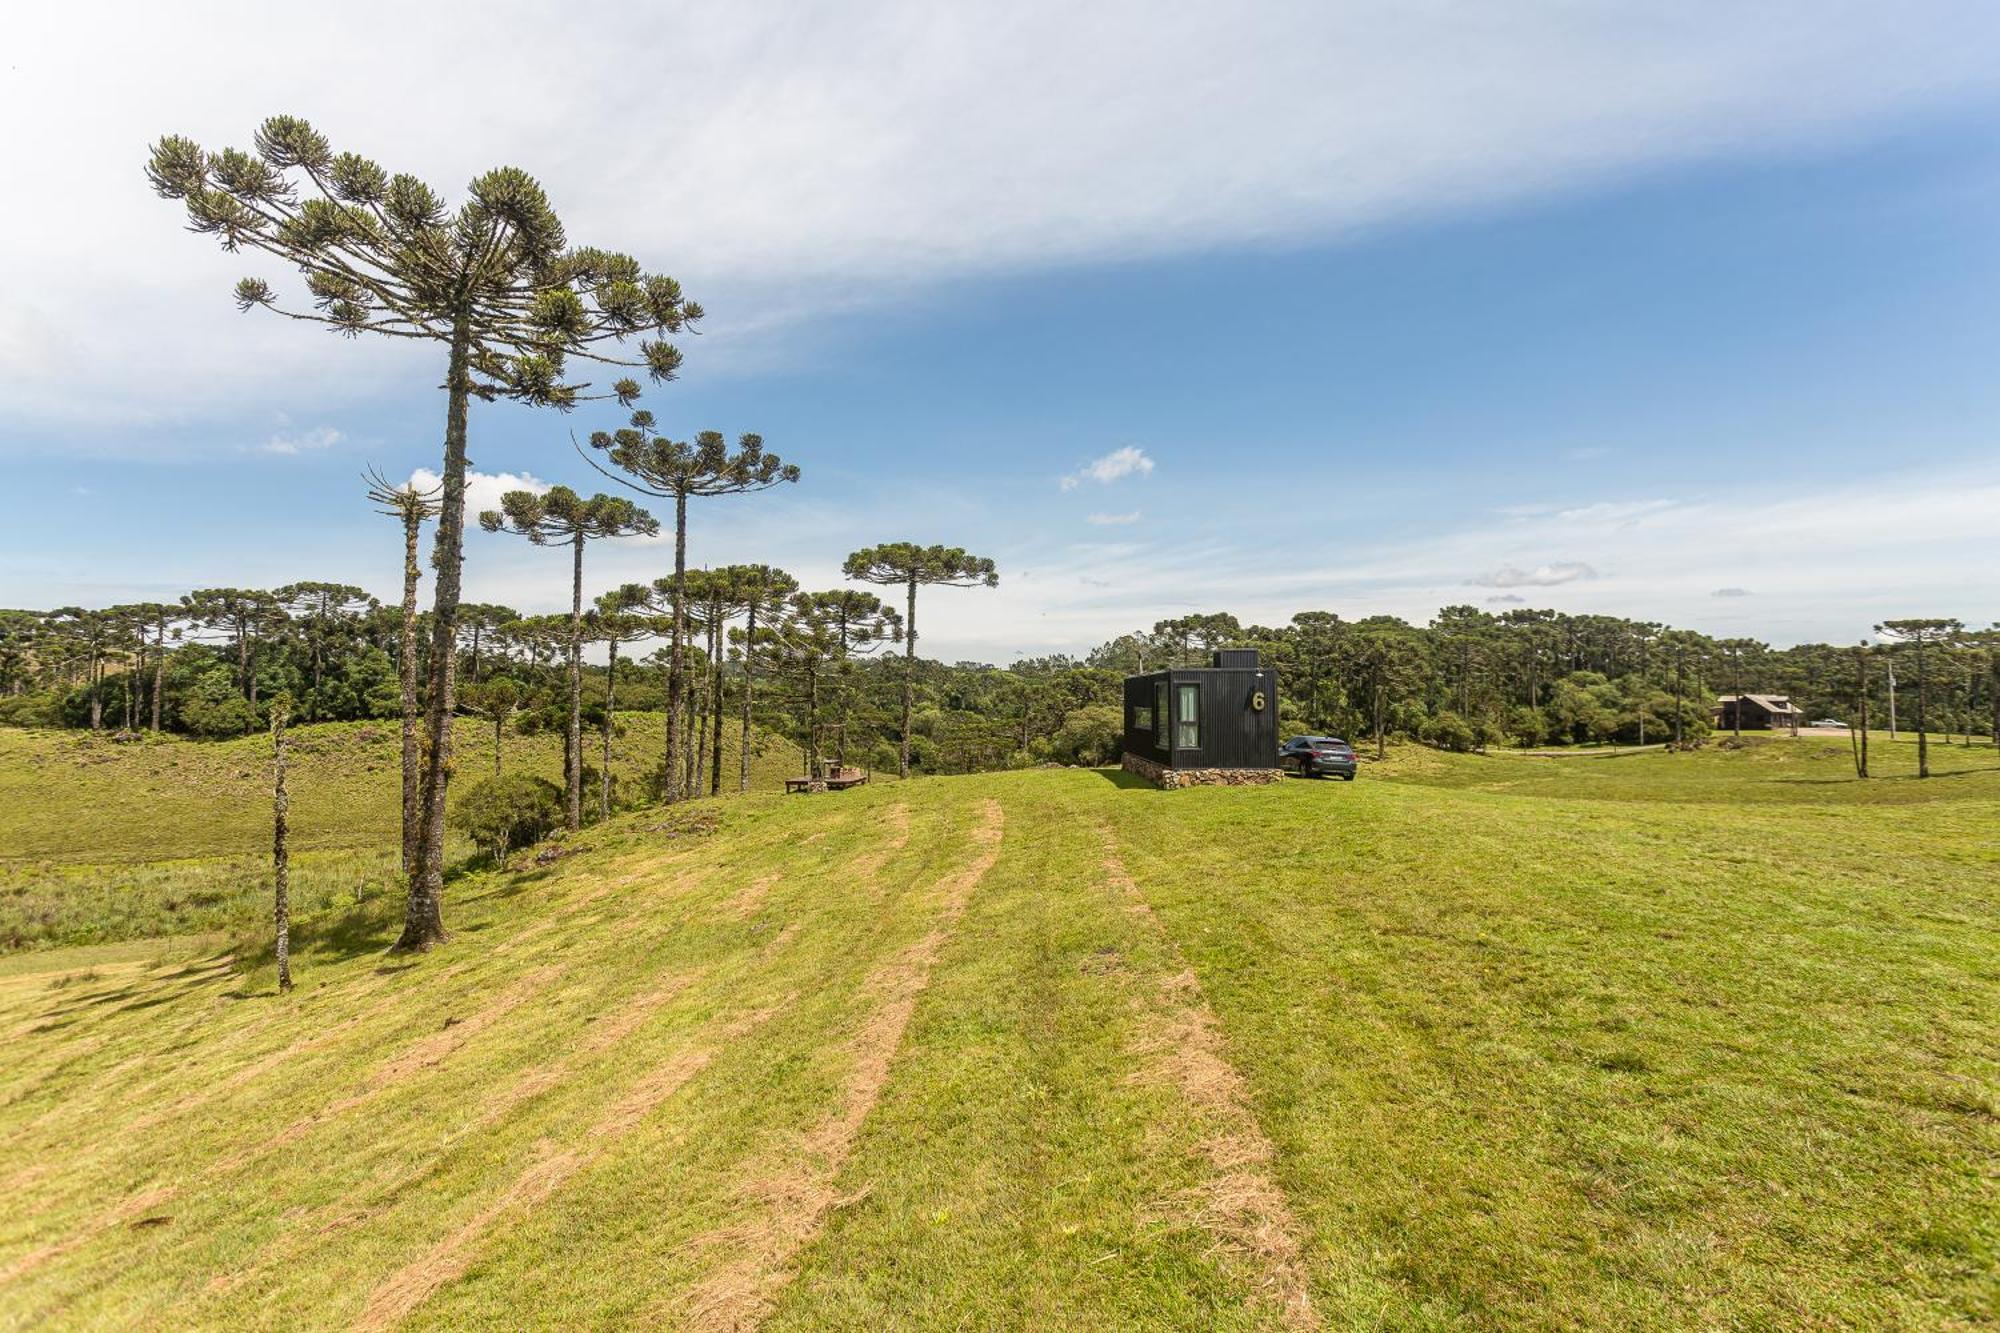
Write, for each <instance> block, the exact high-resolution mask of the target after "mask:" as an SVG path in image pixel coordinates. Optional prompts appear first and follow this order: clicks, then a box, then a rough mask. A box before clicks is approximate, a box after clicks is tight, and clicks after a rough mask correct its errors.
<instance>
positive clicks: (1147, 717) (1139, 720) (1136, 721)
mask: <svg viewBox="0 0 2000 1333" xmlns="http://www.w3.org/2000/svg"><path fill="white" fill-rule="evenodd" d="M1152 729H1153V710H1152V709H1150V708H1140V707H1138V706H1136V705H1135V706H1134V707H1133V709H1132V730H1134V731H1151V730H1152Z"/></svg>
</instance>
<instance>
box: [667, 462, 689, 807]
mask: <svg viewBox="0 0 2000 1333" xmlns="http://www.w3.org/2000/svg"><path fill="white" fill-rule="evenodd" d="M687 513H688V502H687V496H686V495H685V494H676V495H675V496H674V625H673V633H672V635H671V636H670V638H669V641H668V645H667V759H666V774H665V781H666V791H665V796H666V800H667V804H669V805H671V804H673V803H674V802H675V801H678V800H679V799H680V798H681V770H680V754H681V745H682V741H683V737H682V736H681V726H680V704H681V675H682V670H681V660H682V659H681V651H682V650H681V644H682V641H683V640H685V639H686V638H687V553H688V533H687Z"/></svg>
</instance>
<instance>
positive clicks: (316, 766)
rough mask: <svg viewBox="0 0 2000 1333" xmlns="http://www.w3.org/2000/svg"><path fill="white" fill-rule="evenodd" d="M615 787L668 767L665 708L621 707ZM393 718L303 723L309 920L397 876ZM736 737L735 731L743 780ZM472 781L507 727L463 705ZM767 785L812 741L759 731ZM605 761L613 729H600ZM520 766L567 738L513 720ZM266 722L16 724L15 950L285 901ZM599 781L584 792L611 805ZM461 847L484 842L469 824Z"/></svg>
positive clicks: (301, 792) (303, 848) (4, 831)
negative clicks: (108, 728) (605, 741)
mask: <svg viewBox="0 0 2000 1333" xmlns="http://www.w3.org/2000/svg"><path fill="white" fill-rule="evenodd" d="M619 725H620V727H621V728H622V732H621V734H620V735H618V736H617V737H616V738H615V739H614V742H613V750H612V753H613V766H612V773H613V778H614V799H615V800H617V801H620V802H627V803H630V802H636V801H638V800H640V799H641V796H642V793H643V792H644V791H645V784H646V782H647V781H648V780H649V778H650V776H651V774H652V772H653V770H655V769H656V768H657V766H658V763H659V751H660V744H661V729H662V727H661V720H660V718H659V717H658V715H656V714H648V713H621V714H620V715H619ZM399 734H400V733H399V732H398V730H397V724H396V723H394V722H393V721H392V722H367V723H347V722H342V723H325V724H321V725H316V726H301V727H295V728H294V729H293V730H292V735H291V744H290V750H291V772H290V776H289V781H288V785H289V787H290V792H291V826H292V847H293V849H294V850H293V859H292V882H291V892H292V902H293V910H294V911H295V912H296V913H297V914H299V915H301V916H310V915H313V914H316V913H326V912H339V911H343V910H347V909H351V908H353V907H354V906H356V905H357V904H359V903H362V902H364V901H365V900H366V899H368V898H370V897H372V896H377V895H381V894H390V893H394V892H396V891H397V889H398V883H397V881H398V878H399V876H398V873H397V847H398V837H399V834H398V830H399V828H400V822H401V810H400V806H399V804H398V802H399V799H400V798H399V795H398V793H399V791H400V790H401V781H402V778H401V773H402V769H401V760H400V758H399V755H400V749H399V746H400V741H399V739H398V737H399ZM737 735H738V731H737V729H736V727H735V726H734V724H733V723H732V724H728V725H726V726H725V730H724V740H723V757H724V765H723V786H724V790H725V791H727V792H731V793H733V792H735V790H736V775H737V739H736V738H737ZM455 736H456V744H457V746H458V758H459V773H460V786H461V787H469V786H470V785H471V784H473V783H476V782H478V781H479V780H481V779H483V778H485V777H487V776H488V775H489V774H491V772H492V771H493V768H492V765H493V733H492V728H491V727H490V726H487V725H484V724H482V723H480V722H479V721H478V720H477V719H472V718H461V719H460V720H459V722H458V726H457V731H456V733H455ZM759 742H760V746H761V748H760V750H759V751H758V752H757V753H756V754H755V755H754V757H753V760H752V764H751V786H752V790H753V791H760V792H764V791H778V790H782V785H783V780H784V778H785V777H787V776H789V775H790V774H791V773H792V772H793V771H794V767H795V760H796V753H795V752H794V751H792V750H791V749H790V748H789V747H788V746H786V745H784V744H782V743H781V742H778V741H777V740H775V739H773V738H769V737H760V738H759ZM585 748H586V762H587V763H588V765H589V767H590V769H591V772H592V773H593V774H594V773H595V771H596V767H597V764H598V761H599V759H600V757H601V750H600V749H599V741H598V740H597V739H596V738H593V737H590V736H586V737H585ZM502 758H503V762H504V764H505V765H506V767H507V769H508V771H519V772H527V773H533V774H535V775H536V776H539V777H543V778H547V779H548V780H549V781H551V782H556V783H560V782H561V780H562V739H561V737H560V736H559V735H554V734H549V733H538V734H535V735H527V736H524V735H519V734H514V733H511V732H510V733H509V734H507V735H506V736H505V737H503V740H502ZM270 785H271V742H270V739H269V737H267V736H261V735H260V736H250V737H244V738H241V739H238V740H232V741H216V742H200V741H189V740H183V739H179V738H168V739H164V740H160V741H143V742H140V743H135V744H118V743H115V742H113V741H111V740H110V739H109V738H108V737H105V736H92V735H89V734H88V733H78V732H54V731H44V732H34V731H21V730H17V729H12V728H0V953H4V952H6V951H9V950H18V949H38V948H47V947H50V946H57V945H80V944H91V943H108V942H114V941H119V940H130V939H140V938H146V937H150V936H168V935H174V936H184V935H212V934H217V933H226V932H231V931H234V930H237V929H240V928H241V927H242V926H243V925H244V923H246V922H248V921H252V920H256V919H258V918H260V917H263V916H267V915H268V914H269V912H270V899H271V877H270V855H271V851H270V841H271V792H270ZM597 799H598V790H597V788H596V786H595V785H594V784H593V785H592V786H591V788H590V790H588V791H587V792H586V793H585V800H584V805H585V809H586V811H587V812H589V813H591V814H593V815H594V813H595V811H596V809H597ZM449 852H450V857H451V859H453V860H456V859H459V858H461V857H464V856H468V855H470V854H471V852H472V849H471V847H470V846H469V845H467V844H466V843H464V842H463V841H462V840H460V839H457V838H454V839H453V841H452V844H451V847H450V849H449Z"/></svg>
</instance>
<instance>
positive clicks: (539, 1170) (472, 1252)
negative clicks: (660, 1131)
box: [354, 998, 791, 1330]
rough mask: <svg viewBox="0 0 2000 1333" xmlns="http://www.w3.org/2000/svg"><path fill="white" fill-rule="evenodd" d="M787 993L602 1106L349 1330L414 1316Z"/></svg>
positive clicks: (417, 1263)
mask: <svg viewBox="0 0 2000 1333" xmlns="http://www.w3.org/2000/svg"><path fill="white" fill-rule="evenodd" d="M790 1003H791V1000H790V998H787V999H785V1000H782V1001H780V1002H779V1003H777V1004H775V1005H771V1006H768V1007H766V1008H763V1009H758V1010H753V1011H752V1012H750V1013H747V1014H743V1015H741V1016H739V1017H737V1018H735V1019H733V1020H731V1021H730V1022H728V1023H725V1024H722V1025H721V1026H720V1027H718V1028H717V1029H716V1030H715V1032H714V1034H713V1036H712V1038H711V1040H709V1041H708V1042H706V1043H705V1044H702V1045H699V1046H696V1047H693V1048H691V1049H689V1050H686V1051H683V1052H681V1053H680V1054H678V1055H676V1056H674V1057H673V1058H671V1059H669V1060H667V1061H666V1062H665V1063H663V1064H660V1065H656V1066H654V1067H653V1068H652V1069H651V1070H649V1071H647V1073H646V1074H645V1075H644V1076H642V1077H641V1078H640V1079H639V1081H638V1082H637V1083H635V1084H633V1085H632V1087H631V1088H629V1089H628V1090H627V1091H626V1092H625V1093H624V1095H623V1096H621V1097H619V1098H618V1100H617V1101H616V1102H614V1103H612V1105H611V1106H610V1107H609V1108H608V1109H607V1110H606V1111H605V1113H604V1115H603V1116H601V1117H600V1118H599V1120H598V1121H597V1123H596V1124H595V1125H593V1126H592V1127H591V1128H590V1130H589V1131H588V1132H587V1133H586V1134H585V1135H584V1139H583V1141H584V1142H585V1143H587V1144H590V1145H591V1146H590V1147H588V1148H579V1149H577V1150H575V1151H568V1152H565V1151H557V1150H554V1149H552V1148H551V1149H550V1150H548V1151H547V1153H546V1155H545V1156H543V1157H542V1158H540V1159H539V1160H538V1161H536V1162H535V1163H533V1164H532V1165H531V1166H529V1167H528V1168H527V1169H526V1170H524V1171H522V1172H521V1173H520V1174H519V1175H518V1176H516V1177H515V1178H514V1179H513V1180H512V1181H510V1182H509V1183H508V1185H507V1187H506V1188H505V1189H503V1190H501V1192H500V1193H499V1195H498V1196H497V1197H495V1199H494V1200H493V1202H491V1203H489V1204H488V1205H486V1207H484V1208H482V1209H480V1210H479V1211H478V1212H477V1213H475V1214H474V1215H473V1216H472V1217H471V1218H470V1219H468V1220H467V1221H466V1222H465V1223H464V1224H462V1225H461V1226H460V1227H458V1229H457V1230H455V1231H453V1232H452V1233H451V1234H450V1235H449V1236H446V1237H445V1238H444V1239H443V1240H440V1241H438V1242H437V1243H436V1244H435V1245H433V1246H431V1247H430V1249H428V1250H426V1251H425V1252H424V1253H423V1255H422V1256H420V1257H419V1258H417V1259H415V1260H413V1261H411V1262H410V1263H408V1264H406V1265H404V1266H403V1267H402V1268H401V1269H399V1270H397V1271H396V1272H395V1273H394V1274H392V1275H390V1277H389V1278H388V1279H386V1280H385V1281H384V1282H382V1283H381V1285H379V1286H377V1287H376V1288H375V1290H374V1291H373V1292H371V1293H370V1294H369V1297H368V1303H367V1304H366V1305H365V1306H364V1307H363V1308H362V1311H361V1314H360V1316H359V1317H358V1318H357V1319H356V1320H355V1322H354V1327H355V1328H357V1329H365V1330H379V1329H386V1328H393V1327H394V1326H395V1325H397V1324H399V1323H401V1322H402V1321H403V1320H404V1319H406V1318H408V1317H409V1316H410V1315H411V1314H412V1313H414V1312H415V1311H416V1309H417V1307H418V1306H420V1305H422V1304H423V1303H424V1301H425V1300H427V1299H429V1297H430V1296H431V1294H432V1293H433V1292H435V1291H437V1290H438V1289H439V1288H440V1287H442V1286H444V1285H445V1284H447V1283H449V1282H454V1281H457V1280H458V1279H459V1278H460V1277H462V1276H464V1274H465V1271H466V1269H468V1268H470V1267H471V1266H472V1262H473V1260H474V1259H475V1258H477V1257H478V1254H479V1250H480V1247H481V1245H482V1244H483V1243H484V1241H485V1239H486V1237H487V1235H488V1234H489V1233H490V1232H492V1231H493V1229H494V1228H495V1227H496V1226H497V1225H499V1224H500V1223H501V1222H502V1221H504V1220H506V1219H508V1218H510V1217H514V1216H525V1215H526V1214H528V1213H530V1212H532V1211H534V1209H535V1208H536V1207H538V1206H540V1205H541V1204H542V1203H543V1202H545V1201H546V1200H547V1199H548V1198H549V1197H550V1196H551V1195H553V1194H554V1193H555V1192H556V1191H557V1190H559V1189H561V1188H562V1187H563V1185H565V1184H567V1183H568V1182H569V1180H570V1179H571V1178H572V1177H574V1176H575V1175H576V1174H577V1173H578V1172H579V1171H582V1170H584V1169H585V1168H586V1167H588V1166H590V1165H591V1164H592V1163H594V1162H596V1161H597V1160H598V1159H599V1158H601V1157H603V1156H604V1155H605V1154H606V1153H608V1152H610V1151H611V1150H612V1148H613V1147H614V1146H615V1145H616V1141H617V1140H618V1139H619V1138H620V1137H622V1136H623V1135H626V1134H629V1133H631V1132H632V1131H633V1130H635V1129H637V1128H638V1127H639V1126H640V1125H641V1124H643V1123H644V1122H645V1120H646V1117H647V1116H649V1115H650V1114H652V1112H653V1111H654V1110H656V1109H658V1108H659V1106H660V1105H661V1104H662V1103H664V1102H665V1101H667V1099H668V1098H670V1097H672V1096H673V1095H674V1094H675V1093H677V1092H679V1091H680V1090H681V1088H682V1087H684V1086H685V1085H686V1084H687V1083H688V1081H689V1080H690V1079H692V1078H694V1077H695V1076H696V1075H697V1074H699V1073H701V1071H702V1070H704V1069H706V1068H707V1067H708V1065H709V1063H710V1062H711V1061H712V1060H714V1058H715V1056H716V1054H717V1052H718V1050H719V1049H720V1048H721V1047H722V1046H724V1045H726V1044H727V1043H729V1042H732V1041H739V1040H741V1039H742V1038H744V1037H746V1036H748V1035H749V1034H750V1033H752V1032H754V1031H755V1030H756V1029H757V1028H759V1027H761V1026H762V1025H763V1024H764V1023H766V1022H768V1021H769V1020H770V1019H771V1018H772V1017H773V1016H775V1015H776V1014H777V1013H778V1012H779V1011H780V1010H782V1009H783V1008H785V1006H786V1005H788V1004H790Z"/></svg>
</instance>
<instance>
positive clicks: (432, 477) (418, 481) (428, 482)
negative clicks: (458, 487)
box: [409, 467, 549, 523]
mask: <svg viewBox="0 0 2000 1333" xmlns="http://www.w3.org/2000/svg"><path fill="white" fill-rule="evenodd" d="M443 481H444V479H443V478H441V477H440V476H438V474H437V473H435V472H433V471H431V470H430V469H429V468H427V467H420V468H418V469H417V470H416V471H415V472H412V473H411V474H410V483H409V484H410V485H412V486H414V487H416V488H417V489H418V490H420V491H428V490H432V489H434V488H436V487H438V486H440V485H442V484H443ZM548 488H549V483H548V482H546V481H543V480H542V479H541V478H540V477H537V476H534V475H532V474H530V473H527V472H468V473H466V474H465V521H466V522H467V523H476V522H478V521H479V515H480V514H481V513H483V512H484V511H486V510H488V509H498V508H499V507H500V497H501V496H503V495H505V494H506V493H507V492H508V491H533V492H535V493H536V494H537V495H540V494H541V493H542V492H543V491H546V490H547V489H548Z"/></svg>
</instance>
